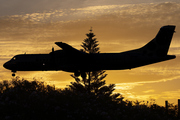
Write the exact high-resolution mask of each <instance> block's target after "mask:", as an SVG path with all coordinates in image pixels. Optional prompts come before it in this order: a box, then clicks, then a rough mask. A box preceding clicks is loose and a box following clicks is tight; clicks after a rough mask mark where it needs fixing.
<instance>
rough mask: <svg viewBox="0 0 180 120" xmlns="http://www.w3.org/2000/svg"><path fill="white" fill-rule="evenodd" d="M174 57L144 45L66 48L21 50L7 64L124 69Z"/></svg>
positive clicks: (40, 68) (29, 67) (20, 68)
mask: <svg viewBox="0 0 180 120" xmlns="http://www.w3.org/2000/svg"><path fill="white" fill-rule="evenodd" d="M173 58H175V56H174V55H166V56H164V57H158V56H156V55H143V51H142V50H141V49H137V50H132V51H127V52H122V53H97V54H85V55H82V56H76V55H71V54H68V53H66V52H65V51H63V50H58V51H54V52H51V53H50V54H21V55H16V56H14V57H13V58H12V59H11V60H10V61H8V62H6V63H5V64H4V67H5V68H7V69H10V70H12V71H54V70H56V71H57V70H63V71H67V72H75V71H84V72H88V71H96V70H123V69H132V68H136V67H140V66H143V65H148V64H152V63H156V62H161V61H164V60H169V59H173Z"/></svg>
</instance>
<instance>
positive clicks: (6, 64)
mask: <svg viewBox="0 0 180 120" xmlns="http://www.w3.org/2000/svg"><path fill="white" fill-rule="evenodd" d="M3 67H4V68H6V69H9V70H11V69H12V68H13V67H14V65H13V64H12V63H10V62H9V61H8V62H6V63H4V64H3Z"/></svg>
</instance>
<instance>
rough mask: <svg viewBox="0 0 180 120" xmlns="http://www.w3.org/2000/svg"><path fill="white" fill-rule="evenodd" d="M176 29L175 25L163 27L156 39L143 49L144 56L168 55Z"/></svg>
mask: <svg viewBox="0 0 180 120" xmlns="http://www.w3.org/2000/svg"><path fill="white" fill-rule="evenodd" d="M175 27H176V26H173V25H167V26H163V27H161V28H160V30H159V32H158V34H157V35H156V37H155V38H154V39H153V40H151V41H150V42H149V43H148V44H146V45H145V46H144V47H142V49H143V54H144V55H145V54H147V55H149V56H151V55H156V56H158V57H163V56H165V55H167V53H168V50H169V46H170V43H171V39H172V37H173V33H174V32H175V31H174V30H175Z"/></svg>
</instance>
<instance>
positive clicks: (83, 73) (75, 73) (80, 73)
mask: <svg viewBox="0 0 180 120" xmlns="http://www.w3.org/2000/svg"><path fill="white" fill-rule="evenodd" d="M74 75H75V76H76V77H79V76H80V75H81V77H82V78H83V79H85V78H86V76H87V75H86V72H80V71H76V72H74Z"/></svg>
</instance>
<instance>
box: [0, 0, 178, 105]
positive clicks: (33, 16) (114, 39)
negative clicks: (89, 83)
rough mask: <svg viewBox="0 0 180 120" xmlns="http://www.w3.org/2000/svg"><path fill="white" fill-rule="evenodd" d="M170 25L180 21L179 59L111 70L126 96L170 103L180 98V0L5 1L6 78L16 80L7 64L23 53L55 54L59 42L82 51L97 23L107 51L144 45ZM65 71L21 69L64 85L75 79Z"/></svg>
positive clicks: (2, 49) (174, 49) (1, 56)
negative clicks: (29, 70)
mask: <svg viewBox="0 0 180 120" xmlns="http://www.w3.org/2000/svg"><path fill="white" fill-rule="evenodd" d="M164 25H176V33H175V34H174V36H173V39H172V42H171V45H170V49H169V52H168V54H170V55H176V56H177V57H176V59H173V60H169V61H165V62H161V63H156V64H152V65H147V66H143V67H139V68H135V69H132V70H116V71H106V73H107V74H108V75H107V77H106V78H105V80H106V83H107V84H111V83H113V84H116V91H115V92H119V93H121V94H122V95H123V96H124V97H125V99H128V100H131V99H139V100H150V99H156V103H157V104H159V105H164V103H165V102H164V101H165V100H168V101H169V102H170V103H174V104H177V99H180V62H179V61H180V1H179V0H144V1H143V0H126V1H125V0H30V1H24V0H0V64H1V66H0V80H11V78H12V77H11V74H12V73H11V71H10V70H6V69H5V68H3V63H5V62H6V61H8V60H9V59H11V58H12V57H13V56H14V55H17V54H24V53H26V54H38V53H49V52H51V49H52V47H54V48H55V50H58V49H60V48H59V47H58V46H56V45H55V44H54V43H55V42H61V41H62V42H66V43H68V44H70V45H72V46H73V47H75V48H77V49H81V46H80V45H81V44H82V41H83V40H84V39H85V38H86V35H85V34H86V33H89V29H90V28H91V27H92V29H93V33H94V34H95V35H96V36H95V38H97V40H98V41H99V44H100V45H99V47H100V51H101V53H104V52H105V53H111V52H123V51H127V50H131V49H136V48H140V47H142V46H143V45H145V44H146V43H148V42H149V41H150V40H152V39H153V38H154V37H155V36H156V34H157V32H158V31H159V29H160V28H161V27H162V26H164ZM71 74H72V73H66V72H63V71H39V72H19V71H18V72H17V73H16V75H17V76H20V77H21V78H25V79H28V80H32V79H33V78H36V79H37V80H42V81H46V82H47V83H48V84H55V85H56V87H61V88H64V87H66V85H69V84H70V82H73V81H74V79H73V78H72V77H71V76H70V75H71Z"/></svg>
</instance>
